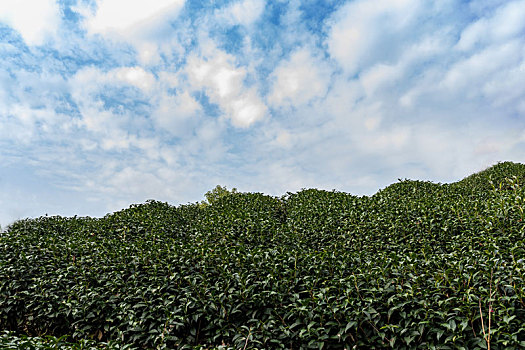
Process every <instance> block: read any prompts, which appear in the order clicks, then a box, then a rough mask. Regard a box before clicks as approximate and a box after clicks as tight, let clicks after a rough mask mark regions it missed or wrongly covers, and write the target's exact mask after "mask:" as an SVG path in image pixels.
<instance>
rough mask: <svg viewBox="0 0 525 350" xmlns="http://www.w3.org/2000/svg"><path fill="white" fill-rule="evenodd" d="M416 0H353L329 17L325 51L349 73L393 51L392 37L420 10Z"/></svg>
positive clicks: (405, 26)
mask: <svg viewBox="0 0 525 350" xmlns="http://www.w3.org/2000/svg"><path fill="white" fill-rule="evenodd" d="M420 7H421V5H420V1H419V0H395V1H392V0H366V1H365V0H357V1H352V2H350V3H347V4H346V5H344V6H343V7H342V8H341V9H340V10H338V12H337V13H336V14H335V15H334V16H333V19H332V21H331V26H330V32H329V38H328V51H329V53H330V55H331V56H332V57H333V58H335V59H336V60H337V62H338V63H339V64H340V65H341V67H342V68H343V69H344V70H345V71H346V73H347V74H349V75H354V74H355V73H357V72H358V71H360V70H361V69H362V68H365V67H366V66H367V65H370V64H373V63H375V62H376V61H378V60H388V59H389V58H390V57H392V55H394V54H395V53H393V52H390V51H393V50H392V49H393V48H392V42H391V40H392V38H393V36H394V37H395V34H396V33H398V32H401V31H402V30H403V29H405V28H407V26H408V25H409V24H411V22H412V21H413V20H414V19H415V18H416V14H417V13H418V11H419V9H420Z"/></svg>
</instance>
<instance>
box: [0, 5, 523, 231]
mask: <svg viewBox="0 0 525 350" xmlns="http://www.w3.org/2000/svg"><path fill="white" fill-rule="evenodd" d="M505 160H512V161H518V162H523V161H524V160H525V1H524V0H517V1H501V0H477V1H459V0H436V1H430V0H353V1H342V0H302V1H295V0H287V1H284V0H272V1H269V0H268V1H267V0H236V1H226V0H208V1H207V0H199V1H194V0H148V1H145V0H144V1H143V0H1V1H0V224H1V225H2V226H3V227H5V225H6V224H8V223H10V222H12V221H13V220H15V219H18V218H24V217H32V216H40V215H44V214H46V213H47V214H49V215H54V214H59V215H67V216H70V215H75V214H78V215H90V216H102V215H104V214H106V213H108V212H111V211H115V210H119V209H122V208H125V207H128V206H129V205H130V204H131V203H141V202H143V201H145V200H147V199H157V200H162V201H168V202H170V203H172V204H179V203H188V202H194V201H198V200H201V199H203V194H204V193H205V192H206V191H207V190H210V189H211V188H213V187H215V185H217V184H221V185H226V186H227V187H229V188H231V187H237V188H238V189H239V190H241V191H250V192H264V193H267V194H272V195H282V194H284V193H285V192H287V191H292V192H293V191H297V190H299V189H301V188H311V187H314V188H322V189H328V190H330V189H337V190H341V191H345V192H350V193H354V194H358V195H362V194H373V193H374V192H376V191H377V190H378V189H380V188H383V187H385V186H387V185H388V184H390V183H393V182H396V181H397V179H398V178H411V179H421V180H432V181H434V182H451V181H456V180H458V179H461V178H463V177H464V176H466V175H468V174H470V173H472V172H475V171H479V170H482V169H484V168H486V167H487V166H490V165H492V164H494V163H496V162H498V161H505Z"/></svg>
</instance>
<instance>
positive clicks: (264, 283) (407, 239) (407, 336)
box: [0, 162, 525, 349]
mask: <svg viewBox="0 0 525 350" xmlns="http://www.w3.org/2000/svg"><path fill="white" fill-rule="evenodd" d="M524 180H525V166H524V165H522V164H515V163H510V162H506V163H499V164H497V165H495V166H494V167H492V168H489V169H487V170H485V171H483V172H480V173H478V174H474V175H472V176H470V177H467V178H465V179H463V180H461V181H459V182H456V183H453V184H434V183H430V182H423V181H410V180H403V181H400V182H398V183H395V184H393V185H391V186H389V187H387V188H385V189H383V190H381V191H379V192H378V193H376V194H375V195H373V196H370V197H366V196H365V197H357V196H353V195H349V194H346V193H342V192H337V191H331V192H328V191H320V190H315V189H308V190H302V191H300V192H297V193H288V194H286V195H285V196H283V197H280V198H277V197H272V196H266V195H263V194H260V193H239V192H236V191H227V190H226V189H224V188H221V189H224V190H225V191H220V193H219V194H220V195H217V196H213V200H211V201H209V203H206V204H204V205H203V204H202V203H195V204H188V205H181V206H178V207H174V206H170V205H168V204H166V203H161V202H156V201H148V202H146V203H144V204H139V205H132V206H131V207H130V208H128V209H125V210H122V211H120V212H116V213H113V214H108V215H106V216H105V217H103V218H100V219H95V218H89V217H73V218H64V217H40V218H38V219H26V220H20V221H17V222H15V223H14V224H12V225H11V226H9V227H8V228H7V229H6V230H5V232H3V233H1V234H0V329H3V330H4V333H1V336H0V347H4V348H9V347H10V346H20V347H19V348H24V347H23V346H26V345H23V344H30V345H27V346H28V347H27V348H28V349H29V348H35V349H47V348H51V347H52V346H55V348H56V347H60V348H68V347H69V348H71V349H88V348H107V349H113V348H114V349H146V348H147V349H174V348H181V349H199V348H200V349H219V348H221V349H230V348H231V349H350V348H362V349H367V348H399V349H416V348H421V349H476V348H479V349H485V348H492V349H515V348H519V347H525V283H524V274H525V221H524V219H525V215H524V211H523V208H524V206H525V202H524V201H525V200H524V198H525V190H524V187H523V186H524ZM216 192H217V191H216ZM210 193H211V192H210ZM214 193H215V192H214ZM217 193H218V192H217ZM16 344H18V345H16ZM21 344H22V345H21ZM54 344H55V345H54ZM56 344H58V345H56ZM30 346H31V347H30ZM13 348H16V347H13Z"/></svg>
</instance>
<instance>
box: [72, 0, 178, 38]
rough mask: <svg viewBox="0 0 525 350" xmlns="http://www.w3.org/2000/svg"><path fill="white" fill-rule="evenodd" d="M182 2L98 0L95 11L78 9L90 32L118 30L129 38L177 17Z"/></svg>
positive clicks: (108, 32)
mask: <svg viewBox="0 0 525 350" xmlns="http://www.w3.org/2000/svg"><path fill="white" fill-rule="evenodd" d="M183 5H184V0H150V1H128V0H97V9H96V12H95V14H91V13H89V10H88V9H86V8H78V10H79V11H80V12H81V13H83V14H84V15H85V16H86V26H87V28H88V30H89V32H90V33H92V34H102V35H106V34H112V33H118V34H119V35H122V36H124V37H126V36H128V35H133V34H137V33H138V32H139V31H140V30H144V29H146V30H147V29H149V28H151V26H155V25H158V21H159V20H166V19H168V18H170V17H173V16H176V15H177V14H178V12H179V10H180V9H181V8H182V6H183Z"/></svg>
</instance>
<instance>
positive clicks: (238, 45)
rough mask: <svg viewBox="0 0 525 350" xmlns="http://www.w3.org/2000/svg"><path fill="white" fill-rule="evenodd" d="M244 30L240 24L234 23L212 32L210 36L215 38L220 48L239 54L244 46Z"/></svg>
mask: <svg viewBox="0 0 525 350" xmlns="http://www.w3.org/2000/svg"><path fill="white" fill-rule="evenodd" d="M245 36H246V31H245V30H244V29H243V27H242V26H240V25H235V26H232V27H229V28H224V29H223V30H217V31H216V32H214V33H212V38H213V39H217V42H218V47H219V49H221V50H224V51H226V52H227V53H230V54H233V55H241V54H242V52H243V48H244V39H245Z"/></svg>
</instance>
